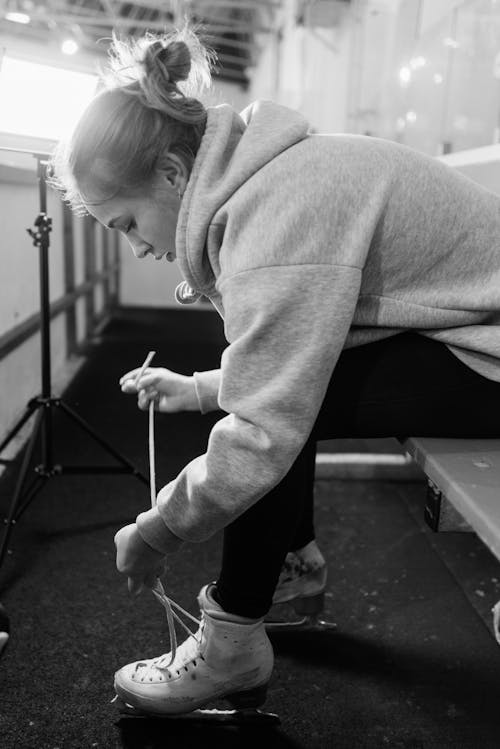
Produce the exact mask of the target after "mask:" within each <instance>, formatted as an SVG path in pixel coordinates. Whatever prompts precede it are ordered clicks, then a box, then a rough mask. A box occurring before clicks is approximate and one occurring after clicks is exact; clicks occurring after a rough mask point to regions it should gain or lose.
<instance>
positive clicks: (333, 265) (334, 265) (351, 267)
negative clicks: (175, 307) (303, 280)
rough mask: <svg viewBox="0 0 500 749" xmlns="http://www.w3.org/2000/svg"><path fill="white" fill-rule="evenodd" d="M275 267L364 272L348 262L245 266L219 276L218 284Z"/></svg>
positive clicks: (282, 268)
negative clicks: (225, 275)
mask: <svg viewBox="0 0 500 749" xmlns="http://www.w3.org/2000/svg"><path fill="white" fill-rule="evenodd" d="M274 268H280V269H281V270H285V269H287V268H348V269H349V270H356V271H359V272H360V273H361V272H362V268H360V267H359V266H357V265H348V264H346V263H290V264H289V265H283V264H276V265H256V266H255V267H253V268H245V270H240V271H237V272H236V273H233V274H231V275H230V276H227V277H226V278H222V277H221V278H219V281H218V284H217V285H219V286H222V285H223V284H224V283H226V282H227V281H231V280H232V279H233V278H237V277H238V276H242V275H244V274H245V273H253V272H254V271H258V270H272V269H274Z"/></svg>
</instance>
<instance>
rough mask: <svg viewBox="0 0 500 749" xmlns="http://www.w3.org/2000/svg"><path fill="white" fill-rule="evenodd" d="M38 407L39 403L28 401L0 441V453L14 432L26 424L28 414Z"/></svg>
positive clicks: (13, 435) (14, 434) (12, 437)
mask: <svg viewBox="0 0 500 749" xmlns="http://www.w3.org/2000/svg"><path fill="white" fill-rule="evenodd" d="M38 407H39V403H37V402H36V401H35V400H33V401H30V402H29V403H28V405H27V407H26V411H25V412H24V414H23V415H22V416H21V418H20V419H19V421H18V422H17V424H15V425H14V426H13V427H12V429H11V430H10V432H9V433H8V434H7V436H6V437H5V439H4V440H3V441H2V442H1V443H0V453H1V452H3V451H4V449H5V448H6V447H7V445H8V444H9V442H10V441H11V440H12V439H14V437H15V436H16V434H17V433H18V432H19V431H20V429H21V428H22V427H23V426H24V425H25V424H26V422H27V421H28V419H29V418H30V416H31V415H32V414H33V413H34V412H35V411H36V409H37V408H38Z"/></svg>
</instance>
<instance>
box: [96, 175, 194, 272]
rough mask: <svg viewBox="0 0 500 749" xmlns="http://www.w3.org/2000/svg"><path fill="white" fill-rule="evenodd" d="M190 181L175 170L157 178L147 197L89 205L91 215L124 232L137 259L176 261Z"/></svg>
mask: <svg viewBox="0 0 500 749" xmlns="http://www.w3.org/2000/svg"><path fill="white" fill-rule="evenodd" d="M186 184H187V178H186V176H185V175H183V174H182V173H177V172H176V171H175V170H174V171H171V172H169V173H168V174H166V173H161V174H158V175H156V177H155V179H154V181H153V182H152V184H151V186H150V187H149V188H148V189H147V190H146V191H145V193H144V194H143V195H140V196H133V197H127V196H123V197H120V196H119V197H115V198H112V199H110V200H106V201H105V202H103V203H100V204H99V205H92V204H86V206H85V207H86V208H87V210H88V212H89V213H90V214H91V215H92V216H94V218H95V219H97V221H99V223H101V224H103V225H104V226H106V227H108V228H109V229H116V230H117V231H120V232H122V234H124V235H125V237H126V238H127V240H128V242H129V244H130V246H131V247H132V250H133V253H134V255H135V256H136V257H137V258H144V257H146V256H147V255H152V256H153V257H154V258H156V260H161V258H162V257H166V259H167V260H170V261H173V260H174V259H175V256H176V252H175V233H176V229H177V219H178V217H179V208H180V204H181V195H182V192H184V189H185V187H186Z"/></svg>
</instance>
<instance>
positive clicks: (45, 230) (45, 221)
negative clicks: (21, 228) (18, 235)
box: [26, 213, 52, 247]
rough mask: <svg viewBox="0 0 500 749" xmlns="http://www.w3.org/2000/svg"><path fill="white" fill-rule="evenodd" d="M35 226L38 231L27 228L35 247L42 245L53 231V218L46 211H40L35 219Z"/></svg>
mask: <svg viewBox="0 0 500 749" xmlns="http://www.w3.org/2000/svg"><path fill="white" fill-rule="evenodd" d="M35 227H37V229H38V231H33V229H26V231H27V232H28V234H29V235H30V237H31V238H32V239H33V244H34V245H35V247H41V246H42V243H43V241H44V240H48V237H49V232H51V231H52V219H51V218H50V217H49V216H47V214H46V213H39V214H38V216H37V217H36V219H35Z"/></svg>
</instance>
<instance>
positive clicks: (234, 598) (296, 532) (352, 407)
mask: <svg viewBox="0 0 500 749" xmlns="http://www.w3.org/2000/svg"><path fill="white" fill-rule="evenodd" d="M499 433H500V383H498V382H494V381H492V380H488V379H487V378H485V377H482V376H481V375H479V374H477V373H476V372H474V371H473V370H471V369H469V367H467V366H466V365H465V364H463V363H462V362H461V361H460V360H459V359H457V357H456V356H454V355H453V354H452V353H451V352H450V351H449V350H448V349H447V347H446V346H445V345H444V344H442V343H437V342H435V341H432V340H431V339H429V338H425V337H424V336H421V335H419V334H417V333H402V334H399V335H396V336H393V337H392V338H386V339H384V340H382V341H377V342H375V343H370V344H367V345H365V346H359V347H357V348H353V349H347V350H345V351H343V352H342V354H341V356H340V358H339V360H338V362H337V366H336V367H335V371H334V373H333V376H332V378H331V380H330V384H329V386H328V390H327V393H326V396H325V399H324V401H323V404H322V406H321V410H320V412H319V415H318V418H317V420H316V423H315V425H314V428H313V431H312V433H311V436H310V438H309V440H308V441H307V443H306V444H305V446H304V448H303V450H302V452H301V453H300V455H299V456H298V458H297V459H296V461H295V463H294V464H293V466H292V468H291V469H290V471H289V472H288V474H287V475H286V476H285V478H284V479H283V480H282V481H281V482H280V483H279V484H278V485H277V486H276V487H275V488H274V489H273V490H272V491H271V492H269V494H267V495H266V496H265V497H263V498H262V499H261V500H259V501H258V502H257V503H256V504H255V505H254V506H253V507H251V508H250V509H249V510H247V511H246V512H245V513H244V514H243V515H241V516H240V517H239V518H237V520H235V521H234V522H233V523H231V524H230V525H229V526H227V528H225V530H224V545H223V554H222V569H221V572H220V575H219V578H218V581H217V594H218V598H219V600H220V602H221V604H222V606H223V608H224V609H225V610H226V611H229V612H232V613H235V614H239V615H241V616H248V617H261V616H264V615H265V614H266V613H267V611H268V610H269V608H270V607H271V604H272V596H273V593H274V589H275V587H276V583H277V581H278V577H279V573H280V570H281V566H282V564H283V561H284V558H285V556H286V554H287V552H288V551H293V550H295V549H299V548H301V547H303V546H305V545H306V544H307V543H308V542H309V541H311V540H312V539H313V538H314V524H313V485H314V460H315V454H316V441H317V440H325V439H336V438H354V437H366V438H370V437H372V438H375V437H398V438H404V437H407V436H420V437H498V436H499Z"/></svg>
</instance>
